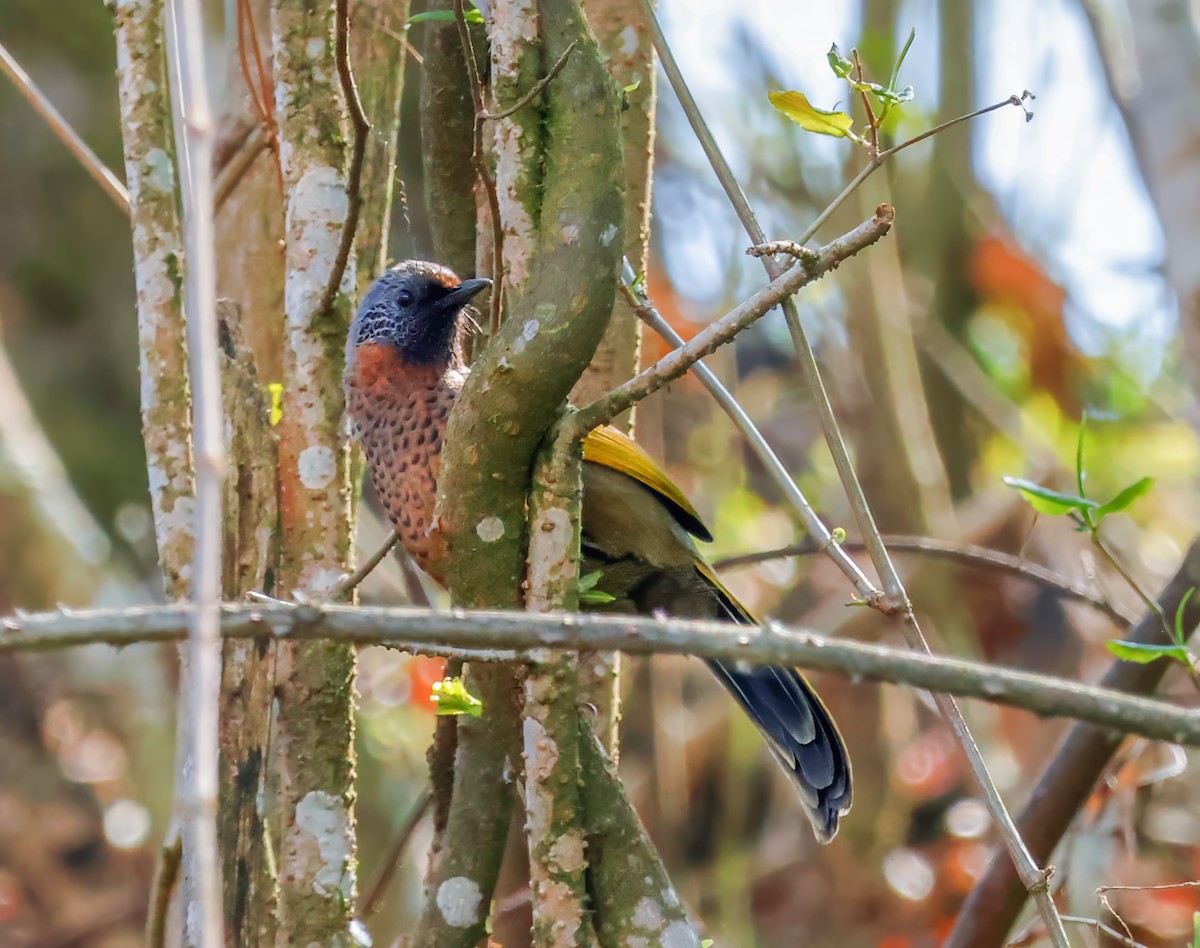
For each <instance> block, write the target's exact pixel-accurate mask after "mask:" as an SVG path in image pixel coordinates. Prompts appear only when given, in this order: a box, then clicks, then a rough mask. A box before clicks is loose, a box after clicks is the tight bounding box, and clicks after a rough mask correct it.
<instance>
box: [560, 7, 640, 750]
mask: <svg viewBox="0 0 1200 948" xmlns="http://www.w3.org/2000/svg"><path fill="white" fill-rule="evenodd" d="M583 8H584V13H585V14H586V16H587V20H588V25H589V26H590V27H591V28H592V31H593V32H594V33H595V35H596V42H597V43H598V44H599V46H600V55H601V57H602V58H603V60H604V64H605V66H606V67H607V68H608V71H609V75H611V76H612V78H613V84H614V85H615V86H616V87H617V88H618V89H622V90H627V91H625V92H624V104H625V108H624V109H623V111H622V112H621V149H622V151H623V152H624V159H625V161H624V164H625V246H624V248H623V249H624V251H625V256H626V257H627V258H628V259H629V262H630V264H631V265H632V266H633V269H634V271H635V272H637V273H645V272H646V268H647V266H648V264H649V257H650V192H651V182H652V180H653V176H654V175H653V169H654V134H655V124H654V119H655V105H656V101H657V96H656V85H657V73H656V70H655V68H654V67H655V55H654V43H653V40H652V39H651V36H650V30H649V26H648V24H647V23H646V11H645V7H644V6H643V3H642V0H584V3H583ZM641 329H642V323H641V320H639V319H638V318H637V315H636V314H635V313H634V311H633V308H632V307H631V306H630V305H629V303H628V302H627V301H626V299H625V297H624V296H623V295H622V294H617V298H616V301H615V303H614V305H613V314H612V319H611V320H610V321H609V324H608V329H607V330H606V332H605V333H604V338H603V339H602V340H600V345H599V346H597V347H596V354H595V355H594V356H593V357H592V361H591V364H590V365H588V367H587V369H586V370H585V371H584V373H583V375H582V376H581V377H580V379H579V381H578V382H577V383H576V384H575V388H574V389H573V390H572V391H571V402H572V403H573V404H576V405H588V404H591V403H592V402H594V401H595V400H596V399H598V398H599V397H600V396H602V395H604V394H605V393H606V392H608V391H610V390H612V389H613V388H616V387H617V386H618V385H620V384H621V383H622V382H624V381H625V380H626V379H628V378H630V377H632V376H633V374H634V373H635V372H637V369H638V365H639V357H640V346H641V336H642V333H641ZM634 414H635V412H634V411H632V410H631V411H629V412H628V413H626V414H625V415H624V416H622V417H621V418H619V419H616V420H615V424H617V425H618V426H619V427H620V428H622V429H623V430H625V431H626V432H627V433H630V434H632V433H633V426H634ZM620 663H621V656H620V654H619V653H617V652H589V653H585V654H583V655H581V656H580V658H579V662H578V674H579V686H580V689H581V691H582V692H583V694H584V696H585V698H586V700H587V701H588V702H589V703H590V704H591V705H593V707H595V709H596V710H595V714H594V715H593V718H592V720H593V727H594V728H595V730H596V733H597V734H599V735H600V736H601V738H602V740H603V741H604V743H605V746H606V747H607V748H608V750H609V752H610V753H611V754H613V755H614V756H615V755H616V753H617V751H618V748H619V746H620V745H619V731H618V724H619V721H620V716H621V684H620V674H619V671H620Z"/></svg>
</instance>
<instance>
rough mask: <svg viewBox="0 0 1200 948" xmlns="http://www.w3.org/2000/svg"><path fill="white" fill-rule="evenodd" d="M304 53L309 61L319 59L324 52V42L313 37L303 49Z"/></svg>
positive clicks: (317, 37)
mask: <svg viewBox="0 0 1200 948" xmlns="http://www.w3.org/2000/svg"><path fill="white" fill-rule="evenodd" d="M304 52H305V53H306V54H307V55H308V58H309V59H320V58H321V55H322V54H323V53H324V52H325V40H323V39H321V37H319V36H314V37H313V38H312V39H310V40H309V41H308V44H307V45H306V46H305V47H304Z"/></svg>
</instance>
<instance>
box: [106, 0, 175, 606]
mask: <svg viewBox="0 0 1200 948" xmlns="http://www.w3.org/2000/svg"><path fill="white" fill-rule="evenodd" d="M112 9H113V15H114V18H115V28H116V38H117V77H118V97H119V100H120V105H121V128H122V133H123V134H122V138H123V142H124V152H125V180H126V183H127V186H128V188H129V212H130V219H131V221H132V223H133V259H134V282H135V285H136V288H137V310H138V370H139V374H140V377H141V393H142V438H143V440H144V441H145V444H146V468H147V474H148V477H149V483H150V505H151V509H152V510H153V512H154V536H155V539H156V540H157V542H158V558H159V564H160V568H161V570H162V575H163V585H164V587H165V591H166V594H167V598H169V599H180V598H183V597H184V596H185V595H186V594H187V583H188V578H189V576H190V564H191V560H192V544H193V533H192V517H193V510H194V488H193V468H192V448H191V404H190V398H189V394H188V372H187V349H186V346H185V343H184V322H183V232H182V228H181V225H180V221H179V216H178V214H177V212H176V207H177V204H178V201H179V193H178V190H177V182H176V176H175V162H174V158H173V151H174V148H173V144H172V139H171V103H170V100H169V98H168V96H167V88H168V87H167V77H166V69H165V59H164V55H163V39H162V2H161V0H115V2H114V3H113V5H112Z"/></svg>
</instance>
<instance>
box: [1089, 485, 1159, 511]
mask: <svg viewBox="0 0 1200 948" xmlns="http://www.w3.org/2000/svg"><path fill="white" fill-rule="evenodd" d="M1153 486H1154V478H1153V477H1143V478H1142V479H1141V480H1140V481H1135V482H1134V483H1132V484H1130V485H1129V486H1128V487H1126V488H1125V489H1124V490H1123V491H1121V492H1120V493H1119V494H1117V496H1116V497H1114V498H1113V499H1112V500H1110V501H1109V502H1108V503H1106V504H1101V505H1100V506H1099V507H1097V508H1096V511H1095V517H1096V520H1097V521H1099V519H1100V518H1101V517H1104V516H1107V515H1108V514H1110V513H1117V512H1118V511H1121V510H1124V509H1125V508H1126V507H1128V506H1129V505H1130V504H1132V503H1133V502H1134V501H1135V500H1137V499H1138V498H1139V497H1141V496H1142V494H1144V493H1146V491H1148V490H1149V489H1150V488H1151V487H1153Z"/></svg>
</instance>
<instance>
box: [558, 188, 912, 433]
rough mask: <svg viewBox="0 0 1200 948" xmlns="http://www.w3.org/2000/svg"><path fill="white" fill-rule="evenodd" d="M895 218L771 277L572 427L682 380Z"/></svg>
mask: <svg viewBox="0 0 1200 948" xmlns="http://www.w3.org/2000/svg"><path fill="white" fill-rule="evenodd" d="M894 219H895V212H894V211H893V210H892V208H891V207H890V206H889V205H887V204H881V205H880V206H879V208H878V209H877V210H876V211H875V216H874V217H873V218H871V219H870V220H868V221H864V222H863V223H862V224H859V225H858V227H856V228H855V229H854V230H852V231H850V232H849V233H847V234H844V235H843V236H841V237H839V238H838V239H837V240H834V241H831V242H830V243H828V244H826V245H825V246H824V247H822V248H821V249H820V250H819V251H817V259H816V260H815V261H814V262H813V263H811V264H809V265H808V266H805V267H793V268H792V269H791V270H788V271H786V272H784V273H783V274H782V275H780V276H778V277H776V278H774V279H772V281H771V282H770V283H769V284H768V285H767V286H765V287H764V288H763V289H761V290H759V291H758V292H757V293H755V294H754V295H753V296H752V297H750V299H748V300H746V301H745V302H743V303H741V304H740V305H739V306H736V307H734V308H733V309H732V310H730V311H729V312H728V313H726V314H725V315H724V316H722V317H721V318H720V319H718V320H717V321H716V322H714V323H712V324H711V325H709V326H707V327H706V328H705V329H704V330H703V331H702V332H699V333H697V334H696V335H695V336H694V337H693V338H692V339H691V341H689V342H688V343H687V344H685V345H684V346H683V347H682V348H679V349H676V350H675V351H674V352H670V353H668V354H667V355H665V356H663V357H662V358H661V359H659V360H658V362H656V363H655V364H654V365H652V366H651V367H650V368H648V369H646V370H645V371H643V372H640V373H638V375H636V376H634V377H633V378H632V379H630V380H629V381H628V382H626V383H625V384H624V385H622V386H621V387H620V388H617V389H615V390H614V391H612V392H610V393H609V394H608V395H606V396H604V398H601V399H599V400H598V401H595V402H593V403H592V404H591V405H588V406H587V407H586V408H583V409H581V410H580V411H578V412H577V413H575V414H574V415H572V416H571V419H570V421H569V424H570V425H571V427H572V428H573V430H574V432H575V433H576V434H577V435H579V436H581V437H582V436H583V435H584V434H586V433H587V432H588V431H591V430H592V429H593V428H595V427H597V426H598V425H602V424H604V423H605V422H606V421H608V420H609V419H610V418H613V417H615V416H616V415H619V414H620V413H621V412H623V411H625V410H626V409H628V408H630V407H631V406H632V405H635V404H636V403H637V402H639V401H641V399H643V398H645V397H646V396H647V395H649V394H650V393H651V392H656V391H658V390H659V389H660V388H662V387H663V386H664V385H666V384H667V383H668V382H670V381H673V380H674V379H677V378H679V377H680V376H681V375H683V374H684V373H685V372H686V371H687V370H688V369H689V368H691V367H692V366H693V365H694V364H695V363H696V362H697V361H699V360H700V359H702V358H704V356H706V355H709V354H711V353H713V352H715V351H716V350H717V349H719V348H720V347H721V346H723V345H724V344H725V343H727V342H729V341H731V340H732V339H733V338H734V337H736V336H737V334H738V333H740V332H741V331H742V330H743V329H745V328H746V327H747V326H749V325H751V324H752V323H754V322H755V321H756V320H758V319H759V318H760V317H762V316H763V315H765V314H766V313H767V312H768V311H769V310H770V309H772V308H773V307H775V306H778V305H779V304H780V303H782V302H783V301H785V300H787V299H790V298H791V296H792V295H793V294H795V293H796V292H798V291H799V290H800V289H801V288H802V287H804V286H807V285H808V284H809V283H812V282H813V281H814V280H817V279H819V278H820V277H822V276H824V275H825V274H826V273H828V272H830V271H831V270H835V269H837V267H838V265H839V264H841V262H842V261H843V260H846V259H847V258H849V257H852V256H854V255H855V254H856V253H858V252H859V251H860V250H862V249H864V248H866V247H869V246H871V244H873V243H875V241H877V240H879V239H880V238H881V237H883V236H884V235H885V234H887V232H888V231H889V230H891V227H892V221H893V220H894Z"/></svg>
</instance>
